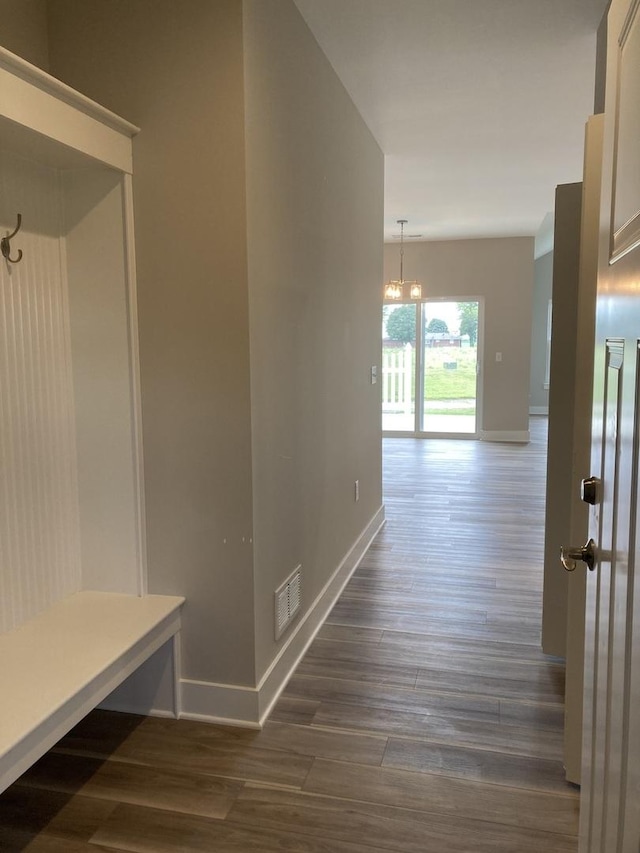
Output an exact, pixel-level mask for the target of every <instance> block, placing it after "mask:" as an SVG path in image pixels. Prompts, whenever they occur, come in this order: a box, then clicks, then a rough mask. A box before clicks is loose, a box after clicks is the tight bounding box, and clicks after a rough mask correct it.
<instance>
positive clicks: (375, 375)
mask: <svg viewBox="0 0 640 853" xmlns="http://www.w3.org/2000/svg"><path fill="white" fill-rule="evenodd" d="M377 381H378V366H377V365H376V364H372V365H371V384H372V385H375V384H376V383H377Z"/></svg>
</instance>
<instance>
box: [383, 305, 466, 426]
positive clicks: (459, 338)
mask: <svg viewBox="0 0 640 853" xmlns="http://www.w3.org/2000/svg"><path fill="white" fill-rule="evenodd" d="M480 310H481V304H480V302H479V301H478V300H477V299H465V300H448V299H425V300H422V301H421V302H405V303H401V304H397V303H385V304H384V306H383V311H382V429H383V432H384V433H385V434H387V435H397V436H402V435H411V436H421V435H430V436H434V435H439V436H447V437H453V436H458V437H467V438H475V437H476V435H477V423H478V408H479V406H478V403H479V400H478V376H479V360H478V351H479V350H478V345H479V330H480V328H481V324H480Z"/></svg>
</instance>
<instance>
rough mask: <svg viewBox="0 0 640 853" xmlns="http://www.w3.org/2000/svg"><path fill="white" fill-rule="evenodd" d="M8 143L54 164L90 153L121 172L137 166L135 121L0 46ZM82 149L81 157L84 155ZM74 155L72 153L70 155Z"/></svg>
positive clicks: (1, 115)
mask: <svg viewBox="0 0 640 853" xmlns="http://www.w3.org/2000/svg"><path fill="white" fill-rule="evenodd" d="M0 124H1V127H2V137H3V145H7V144H10V145H11V146H12V147H13V148H14V149H15V150H18V151H21V152H23V153H24V154H25V156H32V157H33V156H35V157H36V159H43V160H44V161H45V162H47V159H49V161H51V158H53V162H54V163H55V165H57V166H59V165H60V164H65V163H68V164H69V165H71V164H72V163H74V162H75V164H76V165H77V164H78V163H80V162H83V161H84V162H85V163H86V158H87V157H90V158H93V159H94V160H98V161H99V162H100V163H104V164H106V165H107V166H111V167H112V168H114V169H117V170H118V171H121V172H127V173H130V172H131V171H132V169H133V160H132V147H131V140H132V137H133V136H135V134H136V133H137V132H138V128H137V127H135V125H132V124H130V123H129V122H127V121H124V119H120V118H119V117H118V116H116V115H115V113H112V112H111V111H110V110H106V109H104V108H103V107H101V106H100V105H99V104H96V103H95V102H94V101H92V100H90V99H89V98H87V97H85V96H84V95H81V94H80V93H79V92H76V91H75V90H74V89H71V88H70V87H69V86H66V85H65V84H64V83H61V82H60V81H59V80H56V79H55V78H54V77H51V76H50V75H49V74H46V73H45V72H44V71H41V70H40V69H39V68H36V67H35V66H33V65H30V64H29V63H28V62H25V61H24V60H23V59H21V58H20V57H18V56H15V55H14V54H12V53H10V52H9V51H7V50H5V49H4V48H0ZM79 155H80V157H79ZM69 158H71V159H69Z"/></svg>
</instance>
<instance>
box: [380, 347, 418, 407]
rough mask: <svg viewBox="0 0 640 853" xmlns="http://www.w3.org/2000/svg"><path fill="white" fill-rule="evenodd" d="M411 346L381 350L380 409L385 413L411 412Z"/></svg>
mask: <svg viewBox="0 0 640 853" xmlns="http://www.w3.org/2000/svg"><path fill="white" fill-rule="evenodd" d="M412 391H413V347H412V346H411V344H407V345H406V346H405V347H404V348H403V349H399V350H398V349H393V350H387V349H383V351H382V411H383V412H387V413H398V414H400V413H402V414H406V415H410V414H411V412H412V405H413V401H412V399H411V398H412Z"/></svg>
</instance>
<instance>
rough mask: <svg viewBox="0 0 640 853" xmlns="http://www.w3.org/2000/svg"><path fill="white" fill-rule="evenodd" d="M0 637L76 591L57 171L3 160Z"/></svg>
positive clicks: (71, 424) (74, 492)
mask: <svg viewBox="0 0 640 853" xmlns="http://www.w3.org/2000/svg"><path fill="white" fill-rule="evenodd" d="M18 212H20V213H22V216H23V228H22V230H21V231H20V233H19V234H18V235H17V236H16V237H15V238H14V240H13V246H14V249H13V252H12V254H16V253H17V250H18V249H22V251H23V259H22V261H21V262H20V263H18V264H9V263H7V261H5V259H4V258H1V259H0V631H6V630H9V629H11V628H12V627H15V626H16V625H19V624H21V623H22V622H23V621H25V620H26V619H28V618H29V617H30V616H32V615H33V614H35V613H37V612H39V611H40V610H42V609H44V608H45V607H47V606H48V605H49V604H51V603H52V602H54V601H57V600H58V599H60V598H62V597H64V596H65V595H67V594H69V593H71V592H74V591H76V590H77V589H79V588H80V546H79V531H78V490H77V463H76V452H75V434H74V433H75V427H74V403H73V385H72V377H71V348H70V334H69V321H68V305H67V293H66V286H65V283H64V274H63V270H62V269H61V253H60V239H59V233H60V209H59V191H58V176H57V173H56V172H55V170H52V169H49V168H48V167H43V166H40V165H37V164H35V163H32V162H30V161H28V160H25V159H23V158H21V157H18V156H16V155H15V154H9V153H7V152H3V151H0V234H1V235H2V236H4V235H5V234H7V233H8V232H10V231H12V230H13V228H14V227H15V218H16V213H18Z"/></svg>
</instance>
